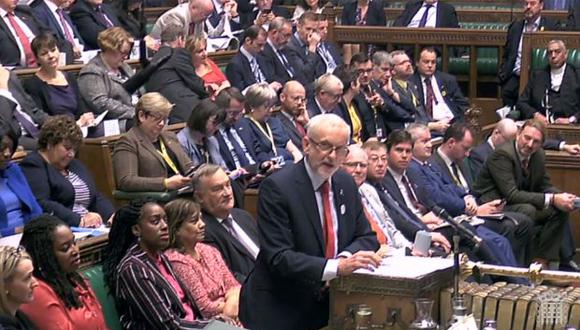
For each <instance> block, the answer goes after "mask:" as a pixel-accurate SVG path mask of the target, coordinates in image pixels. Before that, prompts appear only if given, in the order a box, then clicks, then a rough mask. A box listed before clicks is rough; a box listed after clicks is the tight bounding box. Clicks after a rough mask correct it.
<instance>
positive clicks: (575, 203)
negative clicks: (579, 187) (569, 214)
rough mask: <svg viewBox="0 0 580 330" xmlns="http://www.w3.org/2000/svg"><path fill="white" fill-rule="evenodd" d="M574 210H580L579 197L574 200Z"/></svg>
mask: <svg viewBox="0 0 580 330" xmlns="http://www.w3.org/2000/svg"><path fill="white" fill-rule="evenodd" d="M574 208H575V209H580V197H576V198H574Z"/></svg>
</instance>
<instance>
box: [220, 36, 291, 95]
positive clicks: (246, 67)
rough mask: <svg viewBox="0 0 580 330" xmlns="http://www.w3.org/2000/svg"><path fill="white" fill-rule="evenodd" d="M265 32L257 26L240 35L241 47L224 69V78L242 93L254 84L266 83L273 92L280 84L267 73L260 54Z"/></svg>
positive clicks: (271, 74) (264, 40)
mask: <svg viewBox="0 0 580 330" xmlns="http://www.w3.org/2000/svg"><path fill="white" fill-rule="evenodd" d="M266 36H267V33H266V31H265V30H264V29H263V28H261V27H259V26H258V25H253V26H250V27H249V28H247V29H246V30H245V31H244V33H243V35H242V40H243V42H242V46H241V47H240V50H239V51H238V53H237V54H236V55H235V56H234V57H233V58H232V60H231V61H230V63H228V66H227V67H226V76H227V77H228V80H229V81H230V83H231V84H232V86H234V87H236V88H237V89H239V90H241V91H244V90H245V89H246V88H248V87H249V86H251V85H253V84H255V83H262V82H268V83H270V87H272V88H273V89H274V90H275V91H278V90H279V89H280V88H282V84H280V83H279V82H277V81H274V79H275V77H274V76H273V72H270V71H268V70H267V69H268V66H267V65H266V64H265V63H266V60H265V59H264V56H263V55H262V54H261V52H262V51H263V50H264V45H265V44H266Z"/></svg>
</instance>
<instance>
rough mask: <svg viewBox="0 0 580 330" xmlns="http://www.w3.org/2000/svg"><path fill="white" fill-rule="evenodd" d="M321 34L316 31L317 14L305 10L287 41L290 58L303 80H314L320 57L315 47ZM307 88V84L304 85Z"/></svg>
mask: <svg viewBox="0 0 580 330" xmlns="http://www.w3.org/2000/svg"><path fill="white" fill-rule="evenodd" d="M320 40H321V36H320V33H319V32H318V14H315V13H313V12H305V13H304V14H302V16H300V19H299V20H298V25H297V26H296V32H295V33H294V35H293V36H292V37H291V38H290V41H289V42H288V51H289V53H290V57H291V58H292V60H293V61H294V62H295V63H296V65H298V68H299V69H300V70H301V76H302V77H303V79H304V81H306V82H311V81H314V80H315V79H316V78H317V77H318V75H317V73H318V72H317V68H318V65H319V61H320V57H319V56H318V53H317V49H318V45H319V44H320ZM305 87H306V89H308V86H305Z"/></svg>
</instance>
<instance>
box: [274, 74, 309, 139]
mask: <svg viewBox="0 0 580 330" xmlns="http://www.w3.org/2000/svg"><path fill="white" fill-rule="evenodd" d="M275 116H276V117H278V119H280V122H282V127H283V128H284V130H285V131H286V133H287V134H288V136H289V137H290V140H291V141H292V143H294V145H295V146H296V147H297V148H298V149H300V151H302V138H304V135H305V134H306V130H305V128H304V127H305V126H306V124H307V123H308V119H309V118H308V112H306V91H305V90H304V86H302V84H300V83H299V82H297V81H295V80H290V81H288V82H287V83H286V84H284V87H283V88H282V92H281V93H280V111H278V112H276V113H275Z"/></svg>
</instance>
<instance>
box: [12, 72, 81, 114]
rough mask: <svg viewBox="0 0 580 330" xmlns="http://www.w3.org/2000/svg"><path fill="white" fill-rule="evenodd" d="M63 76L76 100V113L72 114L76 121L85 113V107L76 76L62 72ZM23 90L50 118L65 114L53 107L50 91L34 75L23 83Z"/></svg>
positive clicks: (46, 85) (45, 84)
mask: <svg viewBox="0 0 580 330" xmlns="http://www.w3.org/2000/svg"><path fill="white" fill-rule="evenodd" d="M63 73H64V76H65V78H66V80H67V82H68V84H69V85H70V86H71V88H72V90H73V92H74V94H75V97H76V99H77V109H76V110H77V111H76V112H74V113H72V115H73V116H74V117H75V119H78V118H79V117H80V116H81V115H82V114H83V113H85V112H86V110H87V109H86V107H85V103H84V101H83V99H82V98H81V93H80V91H79V85H78V83H77V78H76V75H75V74H73V73H71V72H63ZM23 84H24V89H25V90H26V92H28V94H29V95H30V96H31V97H32V99H33V100H34V102H36V104H38V105H39V106H40V107H41V108H42V109H43V110H45V111H46V113H48V114H49V115H51V116H55V115H62V114H67V113H64V112H62V110H61V109H57V108H55V107H54V104H53V103H52V101H51V96H50V90H49V86H48V84H47V83H45V82H44V81H42V80H41V79H40V78H38V77H37V76H36V75H33V76H32V77H30V78H28V79H26V80H25V81H24V82H23Z"/></svg>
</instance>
